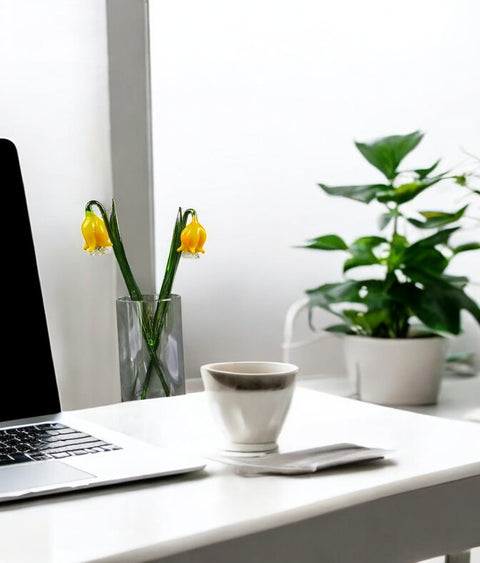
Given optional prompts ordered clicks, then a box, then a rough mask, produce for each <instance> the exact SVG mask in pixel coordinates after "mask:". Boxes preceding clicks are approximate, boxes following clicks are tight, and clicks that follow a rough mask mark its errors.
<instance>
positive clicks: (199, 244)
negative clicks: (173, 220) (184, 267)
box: [177, 215, 207, 254]
mask: <svg viewBox="0 0 480 563" xmlns="http://www.w3.org/2000/svg"><path fill="white" fill-rule="evenodd" d="M206 240H207V232H206V231H205V229H204V228H203V227H202V225H200V223H199V222H198V220H197V216H196V215H193V216H192V221H191V223H189V224H188V225H187V226H186V227H185V228H184V229H183V231H182V233H181V235H180V241H181V243H182V244H181V245H180V247H179V248H177V252H184V253H188V252H189V253H190V254H198V253H199V252H201V253H205V250H203V245H204V244H205V241H206Z"/></svg>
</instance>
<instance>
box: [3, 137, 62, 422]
mask: <svg viewBox="0 0 480 563" xmlns="http://www.w3.org/2000/svg"><path fill="white" fill-rule="evenodd" d="M0 186H1V192H2V194H3V213H4V217H3V220H2V222H1V224H2V232H3V235H2V243H3V245H2V246H3V248H2V250H3V253H2V259H3V267H2V287H3V290H2V294H3V300H2V307H1V310H2V311H3V312H4V313H5V314H4V315H3V321H2V324H3V328H4V330H3V335H2V338H1V342H2V358H3V362H2V364H3V369H2V376H1V381H2V383H1V387H0V421H5V420H13V419H18V418H28V417H32V416H40V415H45V414H52V413H55V412H59V410H60V401H59V395H58V388H57V382H56V378H55V371H54V366H53V360H52V354H51V349H50V341H49V336H48V329H47V321H46V317H45V310H44V305H43V299H42V292H41V287H40V279H39V275H38V270H37V262H36V258H35V249H34V245H33V237H32V232H31V226H30V220H29V216H28V210H27V201H26V197H25V193H24V186H23V180H22V174H21V170H20V163H19V158H18V154H17V150H16V148H15V146H14V144H13V143H12V142H11V141H9V140H7V139H0ZM2 314H3V313H2Z"/></svg>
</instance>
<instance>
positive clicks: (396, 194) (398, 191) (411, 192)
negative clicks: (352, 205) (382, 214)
mask: <svg viewBox="0 0 480 563" xmlns="http://www.w3.org/2000/svg"><path fill="white" fill-rule="evenodd" d="M442 179H443V178H442V177H441V176H435V177H434V178H429V179H427V180H416V181H415V182H409V183H408V184H402V185H401V186H398V187H397V188H390V189H389V190H388V191H385V192H384V193H380V194H379V195H378V197H377V199H378V201H379V202H380V203H388V202H394V203H397V204H401V203H406V202H407V201H411V200H412V199H414V198H416V197H417V196H418V195H419V194H421V193H422V192H423V191H424V190H426V189H427V188H429V187H430V186H433V185H435V184H436V183H438V182H440V180H442Z"/></svg>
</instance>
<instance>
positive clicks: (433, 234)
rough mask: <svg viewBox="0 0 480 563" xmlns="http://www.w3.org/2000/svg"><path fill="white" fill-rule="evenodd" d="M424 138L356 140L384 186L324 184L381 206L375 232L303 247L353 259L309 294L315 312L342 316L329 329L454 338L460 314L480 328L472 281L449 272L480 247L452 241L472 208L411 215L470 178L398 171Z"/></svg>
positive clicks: (419, 135)
mask: <svg viewBox="0 0 480 563" xmlns="http://www.w3.org/2000/svg"><path fill="white" fill-rule="evenodd" d="M422 138H423V133H421V132H419V131H415V132H413V133H409V134H407V135H393V136H388V137H383V138H380V139H377V140H375V141H373V142H369V143H360V142H356V143H355V145H356V147H357V149H358V150H359V151H360V153H361V154H362V155H363V156H364V157H365V159H366V160H367V161H368V162H369V163H370V164H372V165H373V166H374V167H375V168H377V169H378V170H379V171H380V172H381V173H382V174H383V176H384V177H385V181H384V182H382V183H378V184H362V185H348V186H336V187H332V186H327V185H325V184H319V187H320V188H321V189H322V190H323V191H324V192H326V193H327V194H329V195H332V196H341V197H345V198H349V199H351V200H355V201H358V202H361V203H363V204H373V203H376V204H380V205H381V206H382V207H383V213H381V214H380V216H379V224H378V230H377V232H376V233H375V234H371V235H366V236H362V237H360V238H357V239H356V240H354V241H353V242H351V243H349V244H348V243H347V242H345V240H344V239H343V238H341V237H340V236H338V235H336V234H327V235H323V236H319V237H317V238H314V239H311V240H309V241H307V243H306V244H305V245H302V247H303V248H310V249H317V250H324V251H342V252H344V253H346V255H347V256H346V259H345V261H344V263H343V280H342V281H340V282H337V283H327V284H324V285H321V286H320V287H317V288H315V289H310V290H307V295H308V298H309V302H310V307H311V309H312V308H314V307H320V308H321V309H324V310H327V311H329V312H330V313H333V314H334V315H336V316H337V317H340V318H341V320H342V323H341V324H337V325H334V326H331V327H328V329H327V330H329V331H332V332H344V333H350V334H359V335H366V336H374V337H380V338H406V337H407V336H412V332H413V331H412V327H413V326H414V325H415V324H419V326H420V327H421V330H420V331H419V332H418V333H417V334H425V333H438V334H453V335H456V334H459V333H460V332H461V311H462V310H467V311H469V312H470V313H471V314H472V315H473V317H474V318H475V319H476V321H477V322H479V323H480V308H479V306H478V305H477V303H475V301H474V300H473V299H472V298H471V297H469V296H468V295H467V293H466V292H465V288H466V286H467V284H468V283H469V279H468V278H467V277H465V276H458V275H450V274H449V273H447V267H448V266H449V264H450V263H451V261H452V260H453V259H454V258H455V257H456V256H458V255H459V254H460V253H464V252H469V251H473V250H478V249H480V244H479V243H478V242H476V241H475V242H470V243H463V244H459V245H457V246H455V245H454V244H453V242H452V239H453V238H454V237H453V235H454V234H455V233H457V232H459V230H460V229H461V228H462V221H463V220H464V219H465V212H466V210H467V208H468V204H467V205H463V206H462V207H460V208H458V209H455V210H453V211H419V212H416V213H412V212H411V211H409V210H408V208H409V206H410V204H411V202H412V201H413V200H414V199H415V198H416V197H417V196H419V195H420V194H422V193H423V192H425V191H426V190H433V189H435V187H437V186H439V185H440V184H441V183H444V182H447V181H449V182H451V183H452V186H451V188H450V190H451V191H452V193H453V194H455V195H460V192H461V191H465V189H467V190H468V188H467V175H466V174H460V175H454V174H452V173H451V172H442V173H438V172H437V168H438V165H439V163H440V161H437V162H435V163H434V164H433V165H432V166H430V167H428V168H417V169H413V170H403V171H401V170H399V166H400V163H401V162H402V161H403V159H404V158H405V157H406V156H407V154H409V153H410V152H411V151H413V149H415V148H416V147H417V145H418V144H419V143H420V141H421V140H422ZM472 191H473V190H472ZM462 193H463V192H462ZM406 204H409V205H406ZM359 268H362V273H363V269H364V268H366V269H367V270H368V274H369V275H367V276H366V277H365V278H362V279H359V277H358V275H359V273H360V270H359ZM372 269H373V272H374V273H373V275H372V273H371V272H372ZM355 274H356V275H357V277H355Z"/></svg>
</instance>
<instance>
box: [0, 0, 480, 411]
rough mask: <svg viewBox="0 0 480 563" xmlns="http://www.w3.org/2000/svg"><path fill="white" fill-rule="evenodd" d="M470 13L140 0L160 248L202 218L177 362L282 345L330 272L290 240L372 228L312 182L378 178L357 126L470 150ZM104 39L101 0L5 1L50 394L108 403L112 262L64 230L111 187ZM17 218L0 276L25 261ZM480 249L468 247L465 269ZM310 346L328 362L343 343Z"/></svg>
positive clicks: (6, 77)
mask: <svg viewBox="0 0 480 563" xmlns="http://www.w3.org/2000/svg"><path fill="white" fill-rule="evenodd" d="M479 12H480V5H479V4H478V3H477V2H476V1H475V0H471V1H468V0H457V1H453V0H451V1H450V0H449V1H444V0H443V1H442V0H440V1H435V2H434V1H429V0H421V1H418V2H415V3H414V2H412V1H405V2H403V3H402V4H401V5H399V4H398V3H393V2H377V1H372V0H364V1H362V2H361V3H360V2H355V1H354V0H350V1H346V0H342V1H338V2H335V3H331V2H328V3H327V2H313V1H307V0H296V1H295V2H293V0H289V1H288V2H286V1H277V2H271V1H268V0H257V1H255V2H252V1H250V0H245V1H242V2H235V1H234V2H220V1H213V0H202V1H201V2H193V1H188V0H177V1H176V2H168V1H166V0H152V2H151V15H152V37H151V41H152V50H153V53H152V54H153V61H152V67H153V68H152V74H153V76H152V79H153V112H154V124H153V125H154V156H155V162H154V164H155V170H154V172H155V183H156V192H157V193H156V209H157V219H158V222H157V239H158V240H157V242H158V244H157V246H158V253H159V256H160V257H162V253H163V252H164V250H165V248H166V246H167V245H168V239H169V237H170V232H171V228H172V222H173V219H174V216H175V213H176V207H177V205H182V206H184V207H189V206H192V207H196V208H197V209H198V212H199V217H200V220H201V222H202V223H204V225H205V227H207V229H208V234H209V238H208V241H207V244H206V251H207V253H206V255H205V256H204V257H202V259H201V260H198V261H190V262H184V263H182V264H181V267H180V270H179V274H178V277H177V283H176V290H177V291H178V292H179V293H181V294H182V299H183V305H184V308H183V313H184V328H185V360H186V364H187V369H188V375H189V376H192V377H195V376H197V375H198V368H199V366H200V364H201V363H203V362H206V361H214V360H218V359H224V358H226V359H233V358H242V359H247V358H260V359H261V358H269V359H270V358H278V357H279V356H280V344H281V338H282V324H283V317H284V314H285V311H286V309H287V307H288V305H289V304H290V303H291V302H292V301H293V300H295V299H297V298H298V297H300V296H301V295H302V293H303V291H304V289H306V288H309V287H315V286H316V285H318V284H320V283H323V282H325V281H334V279H336V278H337V277H338V275H339V269H338V265H339V263H340V260H341V256H340V255H339V256H338V257H336V256H335V255H333V254H323V253H314V252H310V251H306V250H299V249H294V248H293V247H294V245H296V244H300V243H302V242H303V241H304V239H306V238H309V237H313V236H317V235H320V234H323V233H327V232H339V233H340V234H343V236H344V237H345V238H347V239H351V237H353V236H355V235H356V234H363V233H364V232H365V230H368V231H370V226H371V218H372V217H375V216H376V214H377V212H376V210H374V209H371V210H370V209H369V208H368V207H364V206H362V205H360V204H355V203H350V202H348V201H346V200H335V199H331V198H328V197H327V196H325V195H324V194H323V193H322V192H321V191H320V190H319V189H318V188H317V187H316V183H317V182H320V181H324V182H329V183H332V184H336V183H348V182H359V181H366V182H368V181H370V180H372V179H373V180H375V179H377V178H378V176H377V174H376V172H375V170H374V169H373V168H371V167H369V166H368V164H366V163H364V161H363V159H362V158H361V157H360V155H359V154H357V152H356V149H355V148H354V146H353V139H354V138H356V139H360V140H363V139H368V138H370V137H376V136H378V135H384V134H391V133H406V132H409V131H411V130H414V129H417V128H420V129H423V130H425V131H426V134H427V135H426V138H425V140H424V141H423V143H422V145H421V147H420V148H419V149H418V152H417V151H416V153H417V155H418V156H417V157H415V164H418V163H419V164H421V165H424V164H429V163H430V162H433V160H435V159H436V158H437V157H443V158H444V159H445V162H446V163H448V164H450V163H457V162H458V161H459V160H461V159H462V158H463V155H462V152H461V146H463V147H465V148H466V149H468V150H470V151H471V152H474V153H477V154H478V153H479V152H480V147H479V143H480V141H479V138H480V137H479V131H480V127H479V125H480V123H479V121H480V120H479V106H478V100H479V99H480V96H479V94H480V77H479V71H478V60H479V54H480V36H479V34H478V21H480V13H479ZM106 41H107V38H106V25H105V3H104V1H103V0H45V1H42V2H38V1H36V0H0V73H1V74H0V75H1V77H2V84H1V88H0V134H1V135H2V136H3V137H10V138H12V139H13V140H14V141H15V142H16V143H17V145H18V146H19V149H20V153H21V159H22V166H23V170H24V179H25V184H26V189H27V198H28V201H29V206H30V211H31V216H32V224H33V229H34V236H35V242H36V245H37V254H38V258H39V268H40V274H41V279H42V284H43V289H44V295H45V302H46V309H47V317H48V322H49V327H50V332H51V336H52V342H53V353H54V361H55V365H56V368H57V374H58V377H59V382H60V388H61V394H62V401H63V404H64V407H65V408H78V407H82V406H90V405H94V404H104V403H108V402H114V401H115V400H118V367H117V356H116V325H115V311H114V297H115V296H116V287H115V279H114V278H115V276H114V274H115V271H116V266H115V264H114V261H113V260H112V259H111V258H112V257H108V258H106V259H101V260H92V259H91V258H90V257H89V256H88V255H87V254H86V253H84V252H83V251H82V246H83V241H82V238H81V234H80V228H79V226H80V223H81V221H82V219H83V209H84V205H85V203H86V201H88V200H89V199H92V198H95V199H99V200H102V201H105V202H108V201H109V199H110V197H111V193H112V186H111V172H110V146H109V121H108V81H107V78H108V74H107V70H108V68H107V62H108V61H107V46H106ZM126 71H128V69H126ZM112 95H115V94H114V93H113V94H112ZM417 159H418V160H417ZM3 197H4V198H5V197H6V195H5V194H3ZM6 201H8V197H7V199H4V213H5V212H6V213H8V215H9V217H10V216H14V210H12V209H8V204H7V203H6ZM137 220H141V218H138V219H137ZM13 235H14V232H12V238H11V240H8V241H3V253H4V261H3V270H2V274H3V275H4V276H5V275H7V276H8V271H9V268H20V267H21V258H22V255H21V249H18V248H17V247H16V246H15V241H14V236H13ZM475 236H477V238H478V232H477V234H476V235H475ZM478 261H479V256H478V253H477V254H470V257H469V258H468V260H466V262H467V263H466V264H465V265H466V270H468V272H467V273H470V274H471V275H472V277H474V278H475V279H476V280H477V281H478V279H479V278H480V272H479V268H478ZM162 268H163V260H160V263H159V270H161V269H162ZM475 291H476V295H477V297H480V295H479V293H478V289H476V290H475ZM8 297H10V296H8ZM477 346H478V344H477ZM324 352H325V354H324V362H323V363H322V365H320V366H319V368H320V369H328V370H332V371H333V370H334V369H335V368H336V367H337V366H338V358H339V356H338V355H337V354H336V353H332V350H331V348H330V345H329V347H328V349H325V350H324ZM333 352H335V351H333ZM22 360H23V359H22ZM32 366H33V367H32ZM25 367H26V369H35V354H34V351H33V349H32V353H31V354H29V355H28V357H26V358H25Z"/></svg>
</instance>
